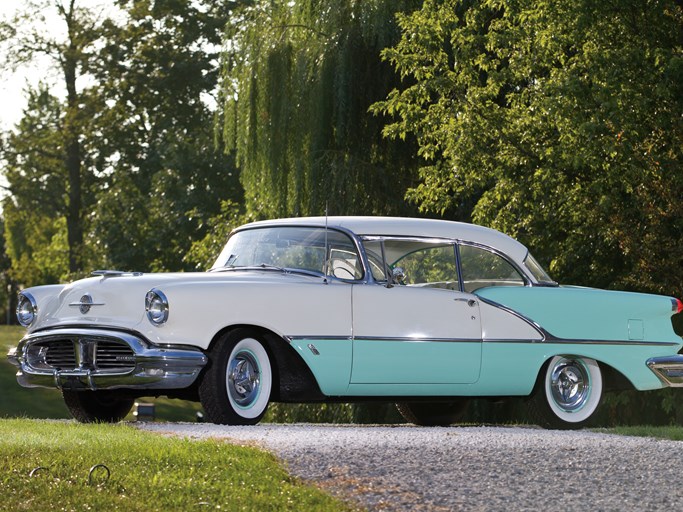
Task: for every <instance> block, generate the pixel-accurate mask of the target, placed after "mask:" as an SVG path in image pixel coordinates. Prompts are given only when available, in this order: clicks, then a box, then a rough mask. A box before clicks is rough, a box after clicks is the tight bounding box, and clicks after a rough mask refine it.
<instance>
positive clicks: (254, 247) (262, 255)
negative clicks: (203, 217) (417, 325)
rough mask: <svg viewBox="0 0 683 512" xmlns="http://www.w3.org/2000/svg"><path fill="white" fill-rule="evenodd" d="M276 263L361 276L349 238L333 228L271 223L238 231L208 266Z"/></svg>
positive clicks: (342, 276)
mask: <svg viewBox="0 0 683 512" xmlns="http://www.w3.org/2000/svg"><path fill="white" fill-rule="evenodd" d="M253 267H263V268H268V267H276V268H280V269H287V270H303V271H306V272H314V273H316V274H319V275H321V276H322V275H328V276H332V277H336V278H339V279H354V280H355V279H362V277H363V267H362V265H361V263H360V258H359V257H358V252H357V251H356V246H355V244H354V243H353V240H352V239H351V238H350V237H349V236H348V235H347V234H346V233H342V232H340V231H336V230H334V229H325V228H309V227H284V226H283V227H280V226H278V227H271V228H257V229H248V230H244V231H238V232H237V233H234V234H233V235H232V236H231V237H230V239H229V240H228V243H227V244H226V246H225V249H223V251H222V252H221V254H220V256H219V257H218V259H217V260H216V263H214V265H213V267H212V270H218V269H224V268H228V269H239V268H253Z"/></svg>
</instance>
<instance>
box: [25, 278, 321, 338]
mask: <svg viewBox="0 0 683 512" xmlns="http://www.w3.org/2000/svg"><path fill="white" fill-rule="evenodd" d="M302 280H304V281H311V280H318V281H319V280H320V278H316V277H308V276H301V275H295V274H288V273H283V272H279V271H276V270H268V269H266V270H250V271H233V272H186V273H159V274H140V273H135V274H133V273H130V274H116V275H103V276H97V277H91V278H87V279H82V280H80V281H75V282H73V283H71V284H68V285H49V286H38V287H34V288H29V289H27V290H25V293H29V294H31V295H32V296H33V297H34V299H35V301H36V303H37V310H38V311H37V318H36V321H35V322H34V324H33V325H32V326H31V329H30V331H36V330H40V329H45V328H48V327H58V326H62V325H93V324H95V325H99V326H109V327H117V328H126V329H136V328H137V327H138V326H139V325H140V324H142V323H144V324H147V323H148V321H147V319H146V317H145V295H146V294H147V292H148V291H149V290H151V289H153V288H154V289H159V290H161V291H164V292H165V293H167V292H168V291H169V290H174V289H176V288H178V287H187V286H194V285H200V286H201V284H202V283H205V284H208V283H211V284H213V285H214V286H215V285H217V284H221V283H225V284H226V285H230V284H232V283H243V284H248V283H260V284H265V283H272V284H276V283H282V282H288V283H291V282H292V281H302ZM88 303H91V304H90V305H89V304H88Z"/></svg>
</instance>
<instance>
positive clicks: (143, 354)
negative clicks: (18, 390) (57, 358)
mask: <svg viewBox="0 0 683 512" xmlns="http://www.w3.org/2000/svg"><path fill="white" fill-rule="evenodd" d="M51 342H64V343H67V342H71V343H73V350H74V357H75V360H76V364H75V365H70V367H69V368H68V369H60V368H58V367H54V366H52V365H50V364H49V363H47V362H45V361H37V360H36V359H40V357H39V356H38V357H36V356H35V355H34V356H31V355H30V354H31V352H30V349H31V347H32V346H33V345H35V344H38V343H40V344H41V345H45V344H49V343H51ZM98 342H102V343H106V342H109V343H111V342H114V343H118V344H121V345H125V346H127V347H128V348H130V350H131V351H132V355H130V356H122V358H121V359H120V361H121V365H120V367H118V368H117V367H116V366H114V367H112V365H111V364H110V365H107V367H106V368H101V367H98V365H97V361H96V360H95V359H96V358H95V357H94V356H93V354H95V348H96V346H97V343H98ZM39 346H40V345H39ZM32 358H33V361H32V360H31V359H32ZM8 359H9V362H10V363H12V364H14V365H15V366H16V367H17V368H18V372H17V381H18V382H19V384H20V385H21V386H23V387H27V388H32V387H47V388H58V389H73V390H79V389H89V390H93V391H94V390H99V389H121V388H131V389H182V388H186V387H188V386H190V385H192V383H193V382H194V381H195V380H196V378H197V377H198V376H199V372H201V370H202V368H203V367H204V366H205V365H206V363H207V362H208V358H207V357H206V356H205V355H204V354H203V353H202V352H201V351H200V350H199V349H197V348H194V347H164V346H159V345H154V344H152V343H149V342H148V341H147V340H145V339H144V338H142V337H139V336H136V335H133V334H131V333H126V332H122V331H116V330H104V329H50V330H46V331H40V332H37V333H33V334H30V335H29V336H26V337H25V338H23V339H22V340H21V341H20V342H19V345H18V346H17V347H16V349H14V350H10V352H9V354H8Z"/></svg>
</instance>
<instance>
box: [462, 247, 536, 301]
mask: <svg viewBox="0 0 683 512" xmlns="http://www.w3.org/2000/svg"><path fill="white" fill-rule="evenodd" d="M460 265H461V267H462V279H463V284H464V288H465V291H466V292H470V293H472V292H474V291H475V290H478V289H479V288H485V287H487V286H524V284H525V282H524V278H523V277H522V275H521V274H520V273H519V272H518V271H517V269H516V268H515V267H513V266H512V265H511V264H510V263H509V262H508V261H507V260H505V259H504V258H502V257H501V256H499V255H498V254H495V253H493V252H491V251H487V250H486V249H482V248H480V247H475V246H472V245H461V246H460Z"/></svg>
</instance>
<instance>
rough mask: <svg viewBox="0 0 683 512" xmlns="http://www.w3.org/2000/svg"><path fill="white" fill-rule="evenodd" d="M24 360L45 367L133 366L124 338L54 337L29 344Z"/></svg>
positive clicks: (132, 354)
mask: <svg viewBox="0 0 683 512" xmlns="http://www.w3.org/2000/svg"><path fill="white" fill-rule="evenodd" d="M26 358H27V362H28V363H29V364H30V365H31V366H32V367H34V368H41V369H45V370H50V371H52V370H66V371H70V370H77V369H89V370H91V371H97V370H102V371H112V370H116V371H121V372H126V371H129V370H132V369H134V368H135V352H134V351H133V349H132V348H131V347H130V346H129V345H128V344H127V343H125V342H123V341H118V340H110V339H104V338H89V337H83V338H80V337H74V338H71V339H70V338H55V339H51V340H45V341H40V342H38V343H34V344H31V345H29V346H28V347H27V350H26Z"/></svg>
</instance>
